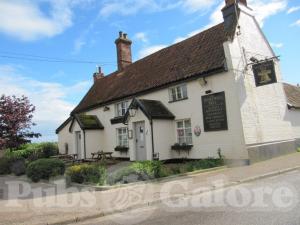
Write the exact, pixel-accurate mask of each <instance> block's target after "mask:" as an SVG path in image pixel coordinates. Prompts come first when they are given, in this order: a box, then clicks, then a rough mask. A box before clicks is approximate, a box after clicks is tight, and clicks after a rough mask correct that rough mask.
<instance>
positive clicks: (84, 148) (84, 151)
mask: <svg viewBox="0 0 300 225" xmlns="http://www.w3.org/2000/svg"><path fill="white" fill-rule="evenodd" d="M83 153H84V159H86V143H85V130H83Z"/></svg>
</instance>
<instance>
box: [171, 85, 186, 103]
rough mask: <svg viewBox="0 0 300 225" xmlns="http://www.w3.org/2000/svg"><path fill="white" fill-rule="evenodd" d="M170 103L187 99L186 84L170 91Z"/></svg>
mask: <svg viewBox="0 0 300 225" xmlns="http://www.w3.org/2000/svg"><path fill="white" fill-rule="evenodd" d="M169 96H170V102H175V101H180V100H184V99H187V98H188V96H187V87H186V84H180V85H177V86H175V87H171V88H170V89H169Z"/></svg>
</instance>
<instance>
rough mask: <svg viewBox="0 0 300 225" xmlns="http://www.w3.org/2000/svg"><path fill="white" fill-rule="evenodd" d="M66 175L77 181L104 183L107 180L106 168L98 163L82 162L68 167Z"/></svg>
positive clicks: (72, 180)
mask: <svg viewBox="0 0 300 225" xmlns="http://www.w3.org/2000/svg"><path fill="white" fill-rule="evenodd" d="M66 175H67V176H68V178H69V179H70V180H71V182H75V183H79V184H82V183H94V184H98V185H103V184H104V183H105V181H106V169H105V168H104V167H103V166H102V165H97V164H81V165H75V166H71V167H69V168H68V169H67V172H66Z"/></svg>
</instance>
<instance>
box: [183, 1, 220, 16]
mask: <svg viewBox="0 0 300 225" xmlns="http://www.w3.org/2000/svg"><path fill="white" fill-rule="evenodd" d="M215 3H216V1H215V0H185V1H182V4H183V7H184V8H185V9H187V10H188V11H189V12H192V13H193V12H196V11H202V10H206V9H208V8H210V7H212V6H213V5H214V4H215Z"/></svg>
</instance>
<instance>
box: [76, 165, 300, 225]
mask: <svg viewBox="0 0 300 225" xmlns="http://www.w3.org/2000/svg"><path fill="white" fill-rule="evenodd" d="M299 198H300V171H298V170H297V171H293V172H290V173H286V174H283V175H280V176H276V177H272V178H267V179H264V180H260V181H256V182H252V183H248V184H242V185H238V186H236V187H231V188H226V189H223V190H222V191H220V190H219V191H215V192H213V193H205V194H201V195H196V196H192V197H191V196H189V197H186V198H184V199H181V200H178V201H172V202H170V201H169V202H164V203H162V204H159V205H157V206H151V207H147V208H141V209H138V210H133V211H128V212H125V213H121V214H115V215H110V216H106V217H102V218H98V219H93V220H90V221H85V222H81V223H77V224H80V225H91V224H97V225H115V224H116V225H117V224H124V225H125V224H144V225H158V224H170V225H196V224H199V225H200V224H201V225H221V224H222V225H269V224H270V225H300V213H299V212H300V203H299Z"/></svg>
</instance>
